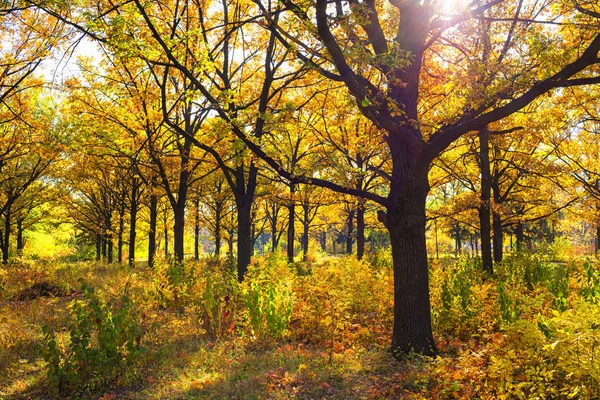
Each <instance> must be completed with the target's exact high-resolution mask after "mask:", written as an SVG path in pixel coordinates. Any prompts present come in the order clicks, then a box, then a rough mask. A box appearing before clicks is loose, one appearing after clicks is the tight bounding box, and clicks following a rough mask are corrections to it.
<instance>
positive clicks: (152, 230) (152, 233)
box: [148, 186, 158, 268]
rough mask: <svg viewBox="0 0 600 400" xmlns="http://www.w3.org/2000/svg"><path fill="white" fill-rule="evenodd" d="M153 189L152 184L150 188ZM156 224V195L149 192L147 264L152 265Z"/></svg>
mask: <svg viewBox="0 0 600 400" xmlns="http://www.w3.org/2000/svg"><path fill="white" fill-rule="evenodd" d="M150 190H152V191H154V186H152V187H151V188H150ZM157 224H158V197H157V196H156V194H154V193H151V194H150V224H149V230H148V266H149V267H151V268H152V267H153V265H154V256H155V255H156V229H157Z"/></svg>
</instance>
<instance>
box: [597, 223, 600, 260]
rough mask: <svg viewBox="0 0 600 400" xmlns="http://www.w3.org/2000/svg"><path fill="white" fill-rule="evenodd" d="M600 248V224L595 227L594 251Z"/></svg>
mask: <svg viewBox="0 0 600 400" xmlns="http://www.w3.org/2000/svg"><path fill="white" fill-rule="evenodd" d="M598 250H600V225H598V226H597V227H596V253H597V252H598Z"/></svg>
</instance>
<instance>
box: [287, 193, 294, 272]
mask: <svg viewBox="0 0 600 400" xmlns="http://www.w3.org/2000/svg"><path fill="white" fill-rule="evenodd" d="M295 191H296V187H295V185H294V184H293V183H290V202H289V204H288V206H287V209H288V230H287V258H288V263H293V262H294V237H295V236H296V234H295V229H294V228H295V222H296V212H295V207H294V193H295Z"/></svg>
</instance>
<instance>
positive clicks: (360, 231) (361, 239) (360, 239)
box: [356, 198, 365, 260]
mask: <svg viewBox="0 0 600 400" xmlns="http://www.w3.org/2000/svg"><path fill="white" fill-rule="evenodd" d="M364 255H365V199H363V198H359V199H358V208H357V209H356V258H358V259H359V260H362V258H363V257H364Z"/></svg>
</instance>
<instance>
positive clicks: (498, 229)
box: [492, 212, 504, 263]
mask: <svg viewBox="0 0 600 400" xmlns="http://www.w3.org/2000/svg"><path fill="white" fill-rule="evenodd" d="M492 223H493V229H494V261H495V262H497V263H499V262H502V256H503V252H504V248H503V245H502V243H503V232H502V220H501V219H500V215H499V214H498V213H495V212H494V213H492Z"/></svg>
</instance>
